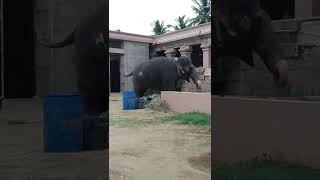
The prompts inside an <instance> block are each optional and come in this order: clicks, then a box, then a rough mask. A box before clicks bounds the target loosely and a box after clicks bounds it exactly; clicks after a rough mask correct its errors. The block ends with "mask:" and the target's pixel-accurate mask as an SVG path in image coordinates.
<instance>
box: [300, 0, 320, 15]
mask: <svg viewBox="0 0 320 180" xmlns="http://www.w3.org/2000/svg"><path fill="white" fill-rule="evenodd" d="M319 6H320V1H319V0H295V18H309V17H312V16H320V7H319Z"/></svg>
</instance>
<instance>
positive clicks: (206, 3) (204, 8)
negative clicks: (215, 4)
mask: <svg viewBox="0 0 320 180" xmlns="http://www.w3.org/2000/svg"><path fill="white" fill-rule="evenodd" d="M192 1H193V2H194V3H195V6H192V7H191V8H192V10H193V11H194V12H195V13H196V14H197V16H196V17H195V18H193V19H191V21H192V24H193V25H199V24H203V23H206V22H211V0H192Z"/></svg>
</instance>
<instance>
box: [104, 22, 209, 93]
mask: <svg viewBox="0 0 320 180" xmlns="http://www.w3.org/2000/svg"><path fill="white" fill-rule="evenodd" d="M109 38H110V39H109V47H110V49H109V59H110V90H111V92H120V91H124V90H128V89H132V80H131V78H126V77H124V75H125V74H127V73H129V72H131V71H132V70H133V69H134V67H135V66H136V65H138V64H139V63H141V62H143V61H147V60H149V59H150V58H152V57H155V56H167V57H176V56H177V57H178V56H181V55H182V56H188V57H190V58H191V59H192V62H193V64H194V65H195V66H196V67H204V68H205V69H204V70H205V71H206V72H207V74H210V67H211V54H210V53H211V23H206V24H202V25H199V26H196V27H191V28H186V29H183V30H179V31H173V32H170V33H167V34H164V35H160V36H143V35H137V34H130V33H124V32H118V31H109ZM204 73H205V72H204Z"/></svg>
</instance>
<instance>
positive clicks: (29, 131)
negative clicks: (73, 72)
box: [0, 99, 107, 180]
mask: <svg viewBox="0 0 320 180" xmlns="http://www.w3.org/2000/svg"><path fill="white" fill-rule="evenodd" d="M42 120H43V118H42V101H41V100H40V99H9V100H6V101H5V102H4V104H3V109H2V110H1V111H0V179H1V180H2V179H3V180H24V179H27V178H30V177H34V179H46V178H47V177H50V178H52V177H56V178H64V179H66V180H67V179H70V178H71V179H73V178H76V179H77V177H81V178H87V179H90V180H91V179H92V180H98V179H99V180H102V179H103V177H105V176H106V170H107V163H106V162H107V153H106V151H90V152H81V153H44V152H43V143H42V141H43V137H42V133H43V131H42V129H43V128H42V127H43V123H42V122H43V121H42ZM78 179H79V178H78Z"/></svg>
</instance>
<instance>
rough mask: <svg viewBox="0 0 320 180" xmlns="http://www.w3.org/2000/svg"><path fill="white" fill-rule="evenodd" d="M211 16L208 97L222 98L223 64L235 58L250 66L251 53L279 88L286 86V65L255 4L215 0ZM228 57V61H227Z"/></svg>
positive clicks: (252, 0)
mask: <svg viewBox="0 0 320 180" xmlns="http://www.w3.org/2000/svg"><path fill="white" fill-rule="evenodd" d="M215 8H216V9H215V10H214V11H215V12H216V13H214V14H213V16H214V17H213V20H214V22H213V24H214V29H215V32H217V33H215V37H214V38H213V41H214V43H215V45H216V46H215V47H216V48H215V49H214V53H213V55H214V61H213V65H212V66H213V86H212V93H213V94H220V95H222V96H223V95H224V93H225V69H224V65H225V63H226V61H227V60H229V59H235V58H239V59H240V60H242V61H244V62H245V63H246V64H248V65H250V66H251V67H253V66H254V63H253V62H254V61H253V51H255V52H256V53H257V54H258V55H259V56H260V57H261V59H262V60H263V62H264V64H265V65H266V67H267V69H268V71H269V72H270V73H271V74H272V75H273V77H274V82H275V83H276V85H278V86H279V87H285V86H286V85H287V84H288V63H287V61H286V60H284V59H283V58H282V57H283V52H282V50H281V47H280V43H279V40H278V38H277V37H276V34H275V33H274V31H273V28H272V24H271V18H270V16H269V15H268V14H267V13H266V12H265V11H264V10H263V9H261V7H260V2H259V0H243V1H238V0H217V1H216V7H215ZM228 57H232V58H228Z"/></svg>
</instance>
